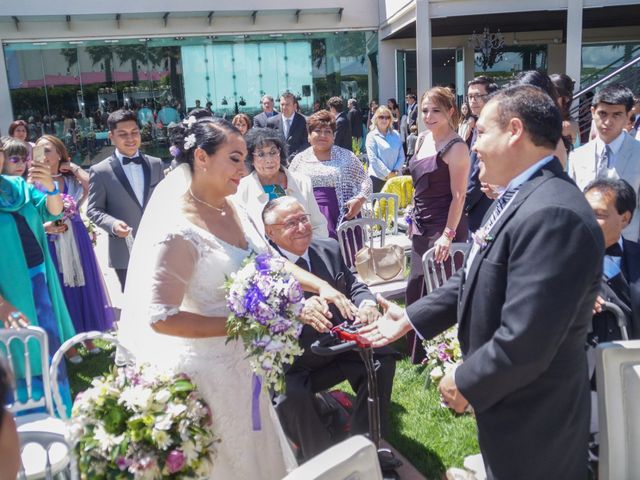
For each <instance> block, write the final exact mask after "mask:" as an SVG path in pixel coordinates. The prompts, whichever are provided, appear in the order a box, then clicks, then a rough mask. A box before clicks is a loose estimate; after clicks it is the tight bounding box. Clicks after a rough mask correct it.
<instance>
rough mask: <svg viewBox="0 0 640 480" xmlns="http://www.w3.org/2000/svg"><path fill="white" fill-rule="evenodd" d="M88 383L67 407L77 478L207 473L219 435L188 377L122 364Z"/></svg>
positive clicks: (206, 475) (204, 475)
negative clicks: (85, 388)
mask: <svg viewBox="0 0 640 480" xmlns="http://www.w3.org/2000/svg"><path fill="white" fill-rule="evenodd" d="M91 385H92V386H91V387H90V388H89V389H87V390H86V391H85V392H83V393H80V394H79V395H78V397H77V398H76V401H75V403H74V405H73V411H72V425H71V433H70V439H71V441H72V443H73V445H74V448H75V451H76V455H77V457H78V466H79V468H80V472H81V478H83V479H92V480H93V479H161V478H174V479H177V478H191V479H201V478H209V473H210V471H211V468H212V457H213V453H215V443H216V442H217V441H218V440H217V439H216V437H215V435H214V434H213V430H212V424H213V418H212V415H211V410H210V409H209V407H208V405H207V404H206V403H205V401H204V400H203V399H202V397H201V396H200V395H199V393H198V391H197V390H196V387H195V386H194V384H193V383H192V382H191V380H190V379H189V377H188V376H186V375H184V374H178V375H167V374H166V373H163V372H161V371H158V370H157V369H155V368H152V367H150V366H147V365H143V366H140V367H131V366H128V367H123V368H118V369H113V370H112V371H111V372H110V373H108V374H107V375H106V376H104V377H99V378H96V379H94V380H93V382H92V384H91Z"/></svg>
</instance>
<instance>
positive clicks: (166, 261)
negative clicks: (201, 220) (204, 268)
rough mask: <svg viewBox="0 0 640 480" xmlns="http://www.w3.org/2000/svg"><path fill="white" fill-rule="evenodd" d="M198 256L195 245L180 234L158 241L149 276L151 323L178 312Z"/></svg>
mask: <svg viewBox="0 0 640 480" xmlns="http://www.w3.org/2000/svg"><path fill="white" fill-rule="evenodd" d="M197 259H198V250H197V247H196V246H195V245H194V244H193V243H192V242H191V241H189V240H188V239H187V238H185V237H184V236H182V235H178V234H172V235H170V236H169V237H167V238H166V239H165V240H164V241H162V242H161V243H160V244H159V250H158V256H157V260H156V266H155V273H154V275H153V278H152V279H151V282H152V284H151V302H150V304H149V322H150V323H155V322H157V321H159V320H166V319H167V318H168V317H170V316H171V315H175V314H176V313H178V311H179V310H180V305H181V304H182V299H183V297H184V294H185V291H186V288H187V285H188V284H189V281H190V280H191V277H192V275H193V271H194V268H195V265H196V261H197Z"/></svg>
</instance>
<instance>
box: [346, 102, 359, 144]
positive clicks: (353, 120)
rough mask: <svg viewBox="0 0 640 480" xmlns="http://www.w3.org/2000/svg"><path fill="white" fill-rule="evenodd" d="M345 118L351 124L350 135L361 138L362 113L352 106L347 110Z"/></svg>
mask: <svg viewBox="0 0 640 480" xmlns="http://www.w3.org/2000/svg"><path fill="white" fill-rule="evenodd" d="M347 118H348V119H349V124H350V125H351V136H352V137H356V138H362V114H361V113H360V110H358V109H357V108H352V109H351V110H349V111H348V112H347Z"/></svg>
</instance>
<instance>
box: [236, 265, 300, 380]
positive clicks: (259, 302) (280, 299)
mask: <svg viewBox="0 0 640 480" xmlns="http://www.w3.org/2000/svg"><path fill="white" fill-rule="evenodd" d="M225 287H226V288H227V292H228V294H227V306H228V307H229V310H231V314H230V315H229V318H228V320H227V337H228V339H227V341H229V340H235V339H238V338H241V339H242V341H243V343H244V347H245V350H246V352H247V356H248V357H249V362H250V364H251V368H252V369H253V372H254V374H255V375H256V376H257V377H259V381H258V382H257V383H258V385H260V382H261V383H262V385H264V387H265V388H267V389H269V388H273V389H274V390H275V391H276V392H283V391H284V365H285V364H290V363H292V362H293V360H294V358H295V357H296V356H297V355H300V354H302V348H300V345H299V342H298V337H299V336H300V332H301V331H302V324H301V323H300V322H299V321H298V316H299V315H300V312H301V311H302V307H303V302H304V294H303V292H302V288H301V287H300V284H299V283H298V281H297V280H296V279H295V278H293V276H292V275H290V274H289V273H288V272H287V271H286V270H285V268H284V259H282V258H280V257H274V256H271V255H268V254H260V255H257V256H253V255H252V256H250V257H249V258H248V259H247V260H245V262H244V264H243V267H242V268H241V269H240V270H239V271H238V272H236V273H234V274H232V275H231V278H230V279H229V280H228V281H227V282H226V284H225ZM254 390H255V386H254Z"/></svg>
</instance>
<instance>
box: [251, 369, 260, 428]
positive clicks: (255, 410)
mask: <svg viewBox="0 0 640 480" xmlns="http://www.w3.org/2000/svg"><path fill="white" fill-rule="evenodd" d="M251 383H252V384H253V395H252V396H251V420H252V421H253V431H254V432H257V431H259V430H262V425H261V424H260V391H261V390H262V379H261V378H260V377H259V376H258V375H256V374H255V373H254V374H253V376H252V377H251Z"/></svg>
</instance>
